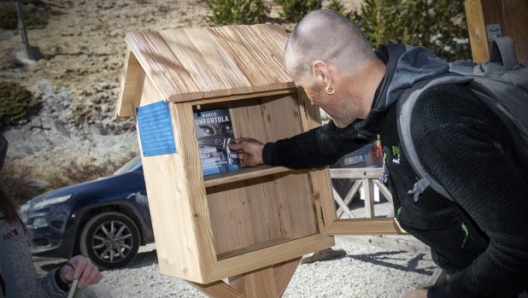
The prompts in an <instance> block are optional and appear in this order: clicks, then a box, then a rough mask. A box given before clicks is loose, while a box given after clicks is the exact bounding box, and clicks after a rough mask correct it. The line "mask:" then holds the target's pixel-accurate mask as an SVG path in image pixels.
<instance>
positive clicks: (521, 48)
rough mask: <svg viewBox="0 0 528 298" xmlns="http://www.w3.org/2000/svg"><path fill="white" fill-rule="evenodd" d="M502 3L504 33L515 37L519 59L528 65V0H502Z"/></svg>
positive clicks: (501, 17) (501, 18)
mask: <svg viewBox="0 0 528 298" xmlns="http://www.w3.org/2000/svg"><path fill="white" fill-rule="evenodd" d="M500 4H501V5H500V7H501V10H500V12H501V14H500V20H501V27H502V32H503V35H505V36H511V37H512V38H513V40H514V41H515V50H516V52H517V59H518V60H519V62H520V63H522V64H524V65H528V18H527V17H526V15H527V14H528V1H526V0H502V1H501V3H500Z"/></svg>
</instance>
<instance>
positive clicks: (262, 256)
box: [205, 233, 335, 283]
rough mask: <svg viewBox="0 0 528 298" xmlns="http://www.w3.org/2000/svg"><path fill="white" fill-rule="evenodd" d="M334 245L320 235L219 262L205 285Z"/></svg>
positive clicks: (330, 238) (328, 237)
mask: <svg viewBox="0 0 528 298" xmlns="http://www.w3.org/2000/svg"><path fill="white" fill-rule="evenodd" d="M334 245H335V242H334V238H333V237H330V236H326V234H324V233H322V234H316V235H312V236H308V237H303V238H300V239H295V240H292V241H287V242H284V243H280V244H278V245H274V246H271V247H267V248H265V249H261V250H256V251H253V252H249V253H246V254H242V255H238V256H234V257H231V258H227V259H223V260H219V261H218V263H217V266H216V267H215V268H214V270H213V271H212V272H211V273H210V275H208V276H207V277H206V281H205V283H207V282H208V281H209V282H213V281H216V280H218V279H221V278H225V277H229V276H236V275H239V274H241V273H244V272H250V271H254V270H256V269H259V268H264V267H268V266H272V265H275V264H278V263H281V262H284V260H291V259H294V258H297V257H300V256H303V255H305V254H307V253H310V252H314V251H319V250H323V249H326V248H329V247H332V246H334Z"/></svg>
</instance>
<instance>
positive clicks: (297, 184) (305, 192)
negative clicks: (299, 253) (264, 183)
mask: <svg viewBox="0 0 528 298" xmlns="http://www.w3.org/2000/svg"><path fill="white" fill-rule="evenodd" d="M277 176H278V175H276V176H275V177H277ZM274 187H275V189H276V193H277V197H276V198H273V199H274V201H276V202H277V204H278V208H277V209H278V210H277V211H278V215H279V220H280V223H281V225H280V229H281V230H280V232H281V235H282V236H283V237H287V238H293V239H297V238H301V237H305V236H308V235H313V234H315V233H317V223H316V218H315V216H314V202H313V193H312V188H311V185H310V181H309V176H308V175H307V174H296V175H287V176H285V175H283V177H281V178H280V179H275V185H274Z"/></svg>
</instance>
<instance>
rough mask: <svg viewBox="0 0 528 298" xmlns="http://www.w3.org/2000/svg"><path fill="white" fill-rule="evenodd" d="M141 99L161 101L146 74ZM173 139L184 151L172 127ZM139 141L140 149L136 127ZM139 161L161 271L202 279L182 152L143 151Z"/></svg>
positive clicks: (190, 278)
mask: <svg viewBox="0 0 528 298" xmlns="http://www.w3.org/2000/svg"><path fill="white" fill-rule="evenodd" d="M141 98H142V100H141V105H147V104H150V103H154V102H157V101H160V100H163V98H162V95H161V94H159V92H158V91H157V89H156V88H155V87H154V83H153V82H152V81H151V80H150V79H149V78H148V77H145V83H144V84H143V90H142V96H141ZM174 138H175V140H176V142H177V147H178V150H180V151H181V150H182V149H183V150H185V148H180V146H181V143H182V142H181V141H180V140H181V137H180V135H179V130H174ZM138 140H139V143H140V148H141V136H140V135H139V130H138ZM141 153H143V152H141ZM142 163H143V170H144V173H145V182H146V187H147V192H148V194H149V207H150V208H149V209H150V213H151V218H152V227H153V230H154V235H155V238H156V253H157V256H158V262H159V265H160V271H161V272H162V273H164V274H167V275H171V276H178V277H181V278H185V279H187V280H193V281H201V277H202V276H203V275H204V271H203V268H202V266H200V265H199V264H200V262H201V259H205V260H207V253H201V252H200V248H199V244H198V239H197V235H196V234H195V233H194V231H196V230H197V229H196V227H194V223H193V218H194V217H195V214H194V213H193V211H192V209H191V207H190V203H189V198H190V195H189V193H188V192H187V189H188V188H187V186H188V185H191V186H194V184H193V181H189V180H186V179H188V178H190V177H189V176H187V175H181V173H184V172H185V171H184V166H183V164H184V162H183V160H182V155H181V154H178V153H176V154H166V155H159V156H149V157H145V156H143V154H142ZM172 177H178V179H173V178H172ZM202 192H203V194H202V196H205V191H203V190H202ZM200 237H201V238H202V237H203V238H204V239H208V237H207V234H201V235H200ZM200 241H204V240H203V239H200ZM210 254H211V253H210ZM209 259H210V257H209Z"/></svg>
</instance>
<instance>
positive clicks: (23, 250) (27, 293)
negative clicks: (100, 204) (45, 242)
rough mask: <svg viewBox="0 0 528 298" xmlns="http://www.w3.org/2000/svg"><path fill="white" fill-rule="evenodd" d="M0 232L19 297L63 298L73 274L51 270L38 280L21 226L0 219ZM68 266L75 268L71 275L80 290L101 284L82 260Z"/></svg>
mask: <svg viewBox="0 0 528 298" xmlns="http://www.w3.org/2000/svg"><path fill="white" fill-rule="evenodd" d="M0 231H1V232H2V235H4V239H5V243H6V245H7V246H9V252H10V255H9V258H8V259H9V260H10V262H11V265H12V268H13V271H14V272H13V274H14V280H15V282H16V288H17V293H18V296H19V297H52V298H63V297H66V296H67V294H68V290H69V281H71V280H73V277H74V274H73V270H72V271H70V270H71V269H70V268H69V266H63V267H60V268H58V269H54V270H52V271H50V272H48V273H47V274H46V275H44V276H43V277H40V278H39V277H38V276H37V271H36V269H35V266H34V265H33V258H32V256H31V253H30V251H29V246H28V242H27V238H26V235H25V231H24V228H23V227H22V225H21V224H20V223H18V222H11V221H7V220H4V219H2V220H0ZM6 259H7V258H6ZM2 260H4V257H3V258H2ZM69 262H70V263H72V264H76V265H77V266H78V268H77V270H75V274H78V275H77V276H78V277H81V279H80V280H81V281H82V282H83V283H82V287H87V286H88V285H90V284H93V283H97V282H99V281H100V280H101V277H102V276H101V274H100V273H99V271H98V270H97V268H96V267H95V266H93V265H91V264H89V263H88V261H87V259H86V258H84V257H76V258H73V259H72V260H70V261H69ZM77 271H79V272H77ZM80 284H81V283H80Z"/></svg>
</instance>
